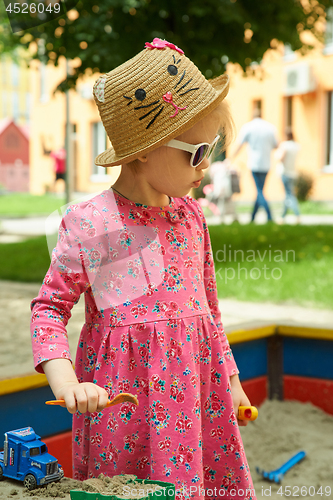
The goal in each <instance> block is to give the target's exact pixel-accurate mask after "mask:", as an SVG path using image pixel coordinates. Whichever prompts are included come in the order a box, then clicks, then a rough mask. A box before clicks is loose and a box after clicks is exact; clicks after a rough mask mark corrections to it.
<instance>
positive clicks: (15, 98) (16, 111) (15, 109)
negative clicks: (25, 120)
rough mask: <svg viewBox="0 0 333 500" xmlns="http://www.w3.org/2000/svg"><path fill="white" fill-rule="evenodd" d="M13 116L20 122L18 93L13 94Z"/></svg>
mask: <svg viewBox="0 0 333 500" xmlns="http://www.w3.org/2000/svg"><path fill="white" fill-rule="evenodd" d="M12 115H13V118H14V120H18V119H19V117H20V107H19V95H18V92H13V93H12Z"/></svg>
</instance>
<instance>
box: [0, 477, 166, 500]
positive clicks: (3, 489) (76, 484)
mask: <svg viewBox="0 0 333 500" xmlns="http://www.w3.org/2000/svg"><path fill="white" fill-rule="evenodd" d="M161 489H162V486H160V485H158V484H142V483H140V482H138V481H136V476H134V475H131V474H125V475H123V476H114V477H112V478H109V477H106V476H104V475H103V474H100V475H99V477H98V478H92V479H87V480H86V481H83V482H80V481H76V480H74V479H69V478H64V479H62V480H61V481H60V482H58V483H51V484H49V485H47V486H46V487H40V488H37V489H35V490H32V491H28V490H26V489H25V488H23V486H22V485H21V484H20V483H16V482H14V481H10V480H5V481H3V482H2V483H0V498H1V499H2V498H4V499H5V498H13V499H16V500H19V499H21V498H23V499H26V500H28V499H29V498H30V499H36V500H42V499H50V498H65V499H69V498H70V491H71V490H83V491H89V492H97V493H101V494H103V495H108V496H110V497H111V496H112V495H114V496H116V497H118V498H120V499H126V498H128V495H127V494H126V493H127V492H128V491H131V496H130V498H131V500H136V499H140V498H142V497H143V496H144V495H146V494H147V495H148V492H150V493H151V492H153V491H157V490H161Z"/></svg>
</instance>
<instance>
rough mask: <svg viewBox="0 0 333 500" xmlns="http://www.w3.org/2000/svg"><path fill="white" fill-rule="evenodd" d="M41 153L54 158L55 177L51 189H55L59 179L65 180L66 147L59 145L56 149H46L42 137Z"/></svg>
mask: <svg viewBox="0 0 333 500" xmlns="http://www.w3.org/2000/svg"><path fill="white" fill-rule="evenodd" d="M42 145H43V154H44V155H48V156H50V157H51V158H53V160H54V164H53V170H54V173H55V179H54V184H53V191H56V184H57V182H58V180H59V179H62V180H63V181H64V182H66V149H65V148H64V147H61V148H59V149H56V150H53V151H52V150H49V149H46V147H45V144H44V141H43V139H42Z"/></svg>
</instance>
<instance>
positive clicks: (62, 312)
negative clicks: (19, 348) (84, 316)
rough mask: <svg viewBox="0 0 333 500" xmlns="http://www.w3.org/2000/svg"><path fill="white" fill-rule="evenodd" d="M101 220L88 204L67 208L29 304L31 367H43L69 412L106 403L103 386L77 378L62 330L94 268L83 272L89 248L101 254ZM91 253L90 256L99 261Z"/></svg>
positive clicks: (92, 276)
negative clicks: (48, 260)
mask: <svg viewBox="0 0 333 500" xmlns="http://www.w3.org/2000/svg"><path fill="white" fill-rule="evenodd" d="M102 224H103V222H102V217H101V215H100V214H99V212H98V211H97V210H95V208H94V207H92V206H90V205H89V204H87V205H86V206H84V205H80V206H79V207H78V206H76V207H75V206H73V207H70V208H69V210H68V211H67V213H66V214H65V216H64V218H63V220H62V222H61V225H60V229H59V239H58V243H57V246H56V248H55V249H54V251H53V253H52V260H51V265H50V268H49V270H48V272H47V274H46V276H45V278H44V281H43V285H42V287H41V289H40V292H39V295H38V297H36V298H35V299H34V300H33V301H32V303H31V309H32V318H31V336H32V348H33V355H34V362H35V367H36V370H37V371H38V372H43V371H44V372H45V374H46V376H47V379H48V381H49V384H50V386H51V388H52V390H53V392H54V394H55V396H56V398H57V399H64V400H65V403H66V407H67V408H68V410H69V411H70V413H74V412H75V411H76V410H79V411H80V412H81V413H85V412H86V411H89V412H92V411H96V410H99V409H101V408H103V407H105V405H106V401H107V398H108V395H107V392H106V391H105V389H103V388H101V387H98V386H97V385H95V384H93V383H79V382H78V380H77V377H76V375H75V373H74V370H73V368H72V364H71V354H70V352H69V345H68V337H67V331H66V326H67V323H68V320H69V319H70V316H71V310H72V307H73V306H74V304H76V303H77V302H78V300H79V298H80V296H81V294H83V293H84V292H86V291H87V290H88V288H89V287H90V285H91V284H92V282H93V278H94V273H93V271H94V270H95V268H96V269H97V264H96V265H94V268H93V270H92V272H90V273H89V271H88V272H87V269H89V265H90V262H91V255H90V252H93V251H94V249H95V248H96V247H98V249H99V250H100V259H101V258H102V256H103V248H104V247H105V245H104V234H105V230H104V227H103V225H102ZM88 231H90V232H88ZM99 234H101V235H102V236H101V237H99ZM95 253H96V252H95ZM93 255H94V257H95V258H94V259H93V260H92V261H93V262H94V263H95V262H97V263H99V262H100V260H99V261H96V255H95V254H93ZM88 274H89V275H88ZM96 311H97V309H96ZM91 314H94V312H92V313H91ZM90 320H91V321H92V320H93V317H91V318H90Z"/></svg>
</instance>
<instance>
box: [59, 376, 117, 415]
mask: <svg viewBox="0 0 333 500" xmlns="http://www.w3.org/2000/svg"><path fill="white" fill-rule="evenodd" d="M56 398H57V399H64V400H65V405H66V408H67V410H68V411H69V413H75V412H76V411H79V412H80V413H86V412H89V413H93V412H95V411H101V410H103V409H104V408H105V407H106V405H107V402H108V399H109V395H108V393H107V392H106V390H105V389H103V388H102V387H100V386H99V385H96V384H93V383H90V382H83V383H81V384H80V383H79V382H77V383H75V382H74V383H72V382H70V383H68V384H67V383H66V384H65V385H63V386H62V387H60V388H59V389H57V393H56Z"/></svg>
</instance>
